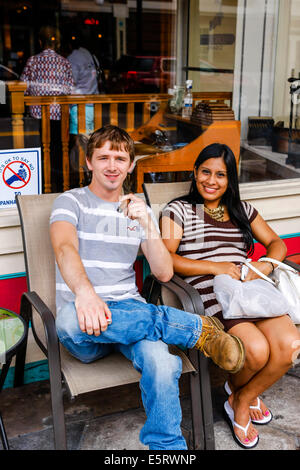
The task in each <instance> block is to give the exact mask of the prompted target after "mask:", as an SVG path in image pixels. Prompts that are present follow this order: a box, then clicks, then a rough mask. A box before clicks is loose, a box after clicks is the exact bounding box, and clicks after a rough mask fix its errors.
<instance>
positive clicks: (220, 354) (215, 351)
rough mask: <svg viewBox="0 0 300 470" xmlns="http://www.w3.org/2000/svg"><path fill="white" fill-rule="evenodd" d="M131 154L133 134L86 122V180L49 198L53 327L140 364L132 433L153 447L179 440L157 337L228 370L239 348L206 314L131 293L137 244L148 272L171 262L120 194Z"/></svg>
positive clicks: (70, 340)
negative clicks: (136, 430) (139, 410)
mask: <svg viewBox="0 0 300 470" xmlns="http://www.w3.org/2000/svg"><path fill="white" fill-rule="evenodd" d="M133 160H134V145H133V141H132V139H131V138H130V137H129V135H128V134H127V133H126V132H125V131H123V130H121V129H119V128H118V127H115V126H110V125H109V126H106V127H104V128H102V129H99V130H97V131H95V132H94V133H93V134H92V135H91V137H90V139H89V143H88V148H87V166H88V168H89V170H90V171H92V180H91V184H90V185H89V186H87V187H84V188H80V189H73V190H71V191H67V192H65V193H64V194H62V195H60V196H59V197H58V198H57V199H56V201H55V203H54V207H53V211H52V215H51V220H50V222H51V240H52V244H53V248H54V252H55V256H56V261H57V280H56V289H57V299H56V300H57V318H56V326H57V333H58V337H59V339H60V341H61V343H62V344H63V345H64V346H65V347H66V348H67V349H68V350H69V351H70V353H71V354H73V355H74V356H75V357H77V358H78V359H79V360H81V361H83V362H91V361H94V360H96V359H99V358H101V357H103V356H105V355H107V354H109V353H110V352H112V351H115V350H118V351H121V352H122V353H123V354H124V355H125V356H126V357H127V358H128V359H130V360H131V361H132V362H133V365H134V367H135V368H136V369H137V370H138V371H139V372H141V374H142V377H141V390H142V398H143V403H144V407H145V411H146V415H147V420H146V423H145V425H144V427H143V429H142V430H141V434H140V439H141V441H142V442H143V443H144V444H145V445H148V446H149V448H150V449H153V450H154V449H155V450H167V449H176V450H180V449H186V448H187V446H186V442H185V440H184V438H183V436H182V433H181V429H180V422H181V408H180V400H179V390H178V379H179V377H180V374H181V360H180V358H179V357H178V356H175V355H171V354H170V353H169V351H168V346H167V344H181V345H183V346H185V347H187V348H192V347H196V348H198V349H201V350H202V351H203V352H204V354H206V355H208V356H210V357H211V358H212V359H213V360H214V361H215V362H216V363H217V364H218V365H219V366H220V367H222V368H224V369H226V370H229V371H231V372H237V371H238V370H240V368H241V367H242V365H243V361H244V349H243V345H242V344H241V342H240V341H239V340H238V339H237V338H235V337H233V336H230V335H228V334H226V333H224V332H223V331H222V330H221V328H219V327H218V326H216V325H215V324H214V323H213V322H212V320H211V319H209V318H205V317H201V316H199V315H194V314H191V313H187V312H183V311H181V310H177V309H175V308H171V307H167V306H155V305H150V304H147V303H146V302H145V301H144V299H143V298H142V297H141V296H140V295H139V293H138V290H137V287H136V282H135V273H134V270H133V263H134V261H135V259H136V255H137V252H138V249H139V246H140V245H141V248H142V251H143V253H144V255H145V257H146V258H147V260H148V262H149V265H150V268H151V271H152V273H153V274H154V275H155V276H156V277H157V278H158V279H160V280H162V281H168V280H170V279H171V277H172V276H173V266H172V260H171V257H170V254H169V252H168V251H167V249H166V248H165V246H164V244H163V242H162V240H161V238H160V235H159V230H158V227H157V223H156V222H155V219H154V216H153V215H152V212H151V210H150V209H149V208H147V206H146V205H145V203H144V202H143V201H142V200H141V199H140V198H138V197H137V196H135V195H133V194H129V195H126V196H121V193H122V184H123V182H124V180H125V178H126V176H127V174H128V172H130V171H131V170H132V168H133V165H134V162H133ZM120 207H121V210H120Z"/></svg>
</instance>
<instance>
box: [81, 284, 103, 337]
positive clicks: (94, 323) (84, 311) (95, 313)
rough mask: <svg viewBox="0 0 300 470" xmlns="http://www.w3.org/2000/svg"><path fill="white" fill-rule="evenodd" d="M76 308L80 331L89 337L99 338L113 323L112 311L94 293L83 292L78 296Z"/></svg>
mask: <svg viewBox="0 0 300 470" xmlns="http://www.w3.org/2000/svg"><path fill="white" fill-rule="evenodd" d="M75 307H76V311H77V317H78V322H79V327H80V329H81V330H82V331H83V332H84V333H87V334H88V335H93V334H94V335H95V336H99V335H100V334H101V331H105V330H106V329H107V326H108V325H109V324H110V323H111V321H112V320H111V311H110V310H109V308H108V306H107V305H106V303H105V302H103V300H102V299H100V297H99V296H98V295H97V294H96V293H95V292H94V293H93V292H91V293H89V294H87V293H86V292H84V291H82V292H80V293H79V294H77V295H76V299H75Z"/></svg>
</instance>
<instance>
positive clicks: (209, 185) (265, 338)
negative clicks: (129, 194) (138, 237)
mask: <svg viewBox="0 0 300 470" xmlns="http://www.w3.org/2000/svg"><path fill="white" fill-rule="evenodd" d="M161 231H162V238H163V241H164V243H165V245H166V247H167V248H168V250H169V252H170V254H171V256H172V259H173V265H174V271H175V273H177V274H179V275H180V276H182V277H183V278H184V279H185V281H186V282H188V283H190V284H191V285H192V286H193V287H194V288H195V289H197V290H198V292H199V293H200V295H201V297H202V300H203V303H204V309H205V315H206V316H209V317H211V318H214V319H215V320H218V321H220V322H221V323H222V324H223V327H224V329H225V331H227V332H228V333H230V334H233V335H235V336H237V337H239V338H240V339H241V340H242V342H243V344H244V346H245V349H246V361H245V365H244V367H243V368H242V370H241V371H239V372H238V373H237V374H233V375H231V376H230V379H229V380H228V382H226V383H225V391H226V392H227V394H228V400H227V401H226V402H225V404H224V411H225V417H226V419H227V420H228V422H229V424H230V426H231V430H232V434H233V437H234V439H235V440H236V442H237V443H238V444H239V445H240V446H241V447H245V448H252V447H254V446H255V445H257V443H258V439H259V438H258V432H257V430H256V429H255V427H254V425H253V424H267V423H269V422H270V421H271V419H272V413H271V411H270V410H269V409H268V407H267V406H266V405H265V404H264V403H263V401H262V400H261V399H260V398H259V395H261V394H262V393H263V392H264V391H265V390H267V389H268V388H269V387H270V386H271V385H272V384H274V383H275V382H276V381H277V380H279V379H280V378H281V377H282V376H283V375H284V374H285V373H286V372H287V370H288V369H289V368H290V367H291V365H292V361H293V358H295V356H296V355H297V350H296V349H297V348H299V339H300V335H299V332H298V330H297V328H296V327H295V325H294V324H293V322H292V321H291V319H290V317H289V316H288V315H283V316H280V317H276V318H266V319H265V318H259V312H257V314H258V318H253V319H249V318H247V319H245V318H240V319H235V320H232V319H227V320H225V319H224V318H223V315H222V308H221V306H220V304H219V303H218V301H217V299H216V295H215V293H214V290H213V280H214V276H216V275H218V274H228V275H229V276H231V277H232V278H233V279H237V280H239V279H240V278H241V264H242V263H243V262H244V261H245V260H246V259H247V257H248V256H249V253H250V254H251V253H253V250H254V242H253V239H256V240H257V241H258V242H260V243H261V244H262V245H264V246H265V248H266V253H267V254H266V256H268V257H271V258H275V259H277V260H279V261H282V260H283V259H284V258H285V255H286V245H285V243H284V242H283V241H282V240H281V239H280V238H279V237H278V236H277V235H276V233H274V231H273V230H272V229H271V228H270V226H269V225H268V224H267V223H266V222H265V221H264V219H263V218H262V217H261V216H260V214H259V213H258V212H257V210H256V209H255V208H254V207H253V206H252V205H250V204H249V203H248V202H242V201H241V200H240V194H239V185H238V175H237V167H236V160H235V157H234V154H233V152H232V151H231V149H230V148H229V147H227V146H226V145H222V144H212V145H209V146H208V147H206V148H204V149H203V150H202V152H201V153H200V155H199V156H198V158H197V160H196V162H195V165H194V175H193V180H192V183H191V188H190V192H189V194H188V195H186V196H185V197H180V198H178V199H176V200H173V201H171V202H170V203H169V204H168V205H167V206H166V208H165V209H164V210H163V212H162V218H161ZM252 265H254V267H256V268H258V269H259V270H260V271H261V272H263V273H264V274H265V275H269V274H270V273H271V271H272V270H273V269H274V268H273V266H272V263H269V262H263V261H256V262H252ZM256 278H258V275H257V274H256V273H254V272H253V271H252V270H250V269H249V272H248V274H247V277H246V278H245V282H247V281H251V280H253V279H256ZM295 348H296V349H295Z"/></svg>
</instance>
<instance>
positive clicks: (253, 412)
mask: <svg viewBox="0 0 300 470" xmlns="http://www.w3.org/2000/svg"><path fill="white" fill-rule="evenodd" d="M259 402H260V403H259V407H260V410H259V409H257V408H255V409H253V408H250V410H249V413H250V418H251V419H254V420H255V421H260V420H262V419H264V417H265V416H269V415H270V411H269V410H268V408H267V407H266V405H265V404H264V402H263V401H262V400H261V399H260V400H259ZM250 405H251V406H255V407H256V406H258V399H257V398H255V400H253V401H252V402H251V403H250Z"/></svg>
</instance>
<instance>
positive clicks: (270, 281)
mask: <svg viewBox="0 0 300 470" xmlns="http://www.w3.org/2000/svg"><path fill="white" fill-rule="evenodd" d="M244 264H245V265H246V266H247V267H248V268H249V269H251V270H252V271H254V272H255V273H256V274H258V275H259V276H260V277H262V278H263V279H264V280H265V281H268V282H269V283H270V284H273V285H274V286H276V285H277V284H276V282H275V281H273V279H270V278H269V277H268V276H266V275H265V274H264V273H262V272H261V271H259V269H257V268H255V267H254V266H252V264H251V263H249V261H244Z"/></svg>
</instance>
